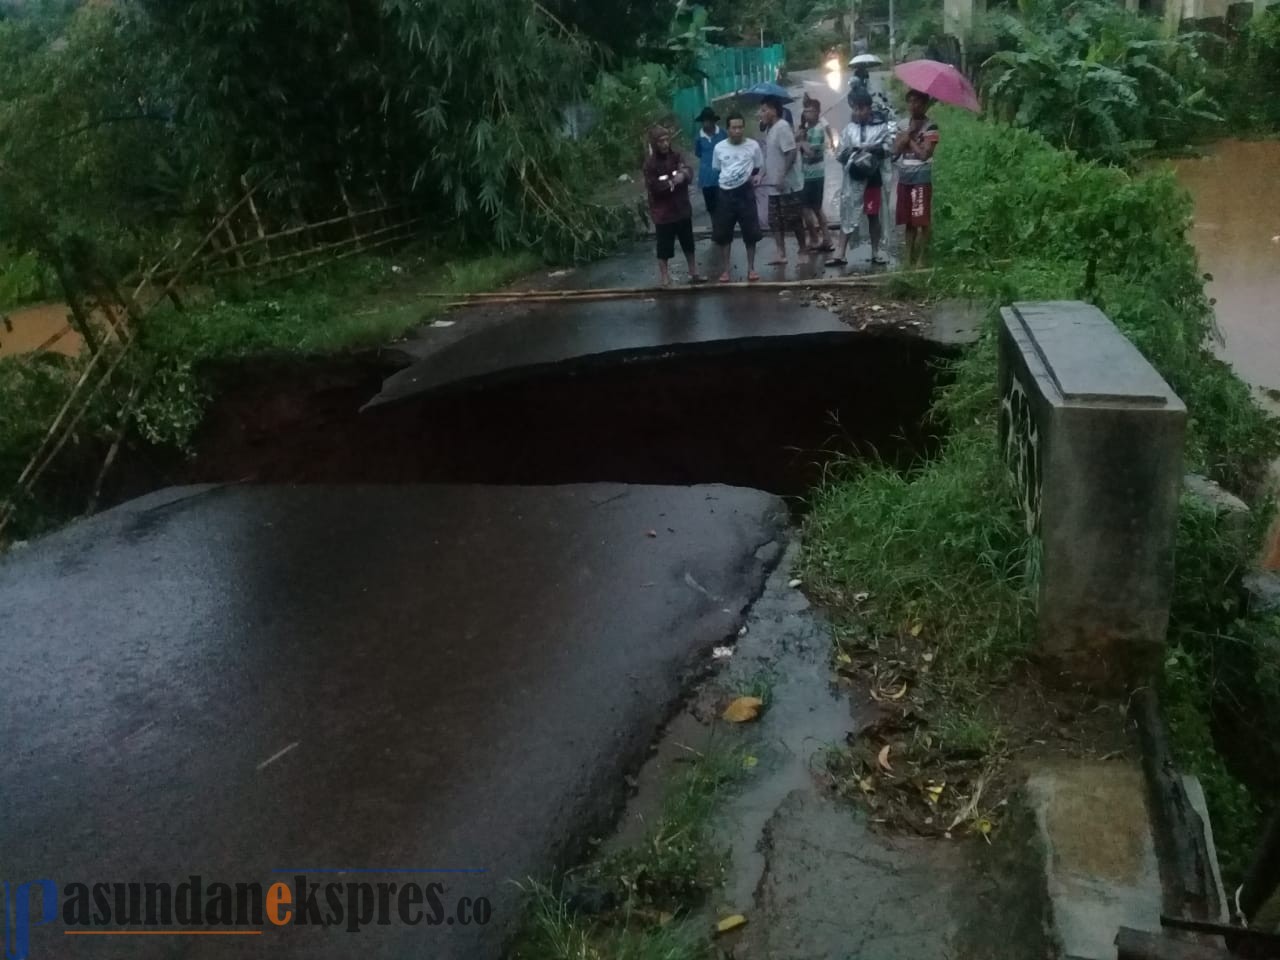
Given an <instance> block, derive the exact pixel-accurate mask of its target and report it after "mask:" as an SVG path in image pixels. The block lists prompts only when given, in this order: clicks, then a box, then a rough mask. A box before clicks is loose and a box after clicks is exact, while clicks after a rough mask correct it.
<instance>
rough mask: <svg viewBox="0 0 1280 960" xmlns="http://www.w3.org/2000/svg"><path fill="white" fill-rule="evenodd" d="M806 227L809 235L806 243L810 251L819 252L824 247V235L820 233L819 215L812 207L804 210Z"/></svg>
mask: <svg viewBox="0 0 1280 960" xmlns="http://www.w3.org/2000/svg"><path fill="white" fill-rule="evenodd" d="M804 226H805V230H806V232H807V233H808V239H807V240H806V243H807V244H808V247H809V249H810V250H817V249H818V248H819V247H821V246H822V234H821V233H819V232H818V214H817V211H815V210H814V209H813V208H812V207H805V208H804Z"/></svg>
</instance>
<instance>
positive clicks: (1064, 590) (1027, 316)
mask: <svg viewBox="0 0 1280 960" xmlns="http://www.w3.org/2000/svg"><path fill="white" fill-rule="evenodd" d="M1000 393H1001V397H1002V398H1003V411H1002V416H1001V424H1000V433H1001V442H1002V444H1003V445H1004V449H1005V455H1006V458H1007V460H1008V462H1009V463H1010V466H1011V468H1012V469H1013V472H1014V475H1015V478H1016V481H1017V484H1018V488H1019V489H1018V494H1019V496H1020V498H1021V506H1022V509H1023V512H1024V514H1025V517H1026V522H1027V528H1028V532H1030V533H1032V534H1035V535H1037V536H1038V537H1039V539H1040V543H1041V546H1042V548H1043V551H1042V562H1041V572H1040V586H1039V600H1038V617H1037V626H1038V630H1039V634H1040V653H1041V655H1042V656H1043V657H1044V659H1045V660H1046V661H1047V662H1048V663H1049V664H1050V666H1051V667H1052V668H1053V669H1055V670H1057V671H1058V672H1059V673H1060V674H1061V675H1062V676H1063V677H1064V679H1066V680H1068V681H1070V682H1084V683H1090V684H1094V685H1097V686H1099V687H1104V688H1116V689H1119V688H1123V687H1125V686H1127V685H1131V684H1134V683H1137V682H1141V681H1142V680H1143V679H1144V678H1146V677H1148V676H1149V675H1150V674H1151V673H1152V672H1153V671H1154V670H1156V669H1158V668H1159V664H1160V662H1161V656H1160V654H1161V651H1162V650H1163V649H1164V642H1165V630H1166V627H1167V626H1168V620H1169V604H1170V600H1171V597H1172V592H1173V562H1174V541H1175V533H1176V524H1177V511H1178V502H1179V497H1180V495H1181V491H1182V480H1183V473H1182V444H1183V434H1184V431H1185V428H1186V419H1187V411H1186V406H1185V405H1184V404H1183V403H1182V401H1181V400H1180V399H1178V397H1177V395H1175V394H1174V392H1173V391H1172V389H1171V388H1170V387H1169V385H1168V384H1167V383H1165V381H1164V379H1163V378H1162V377H1161V376H1160V374H1159V373H1158V372H1157V371H1156V370H1155V368H1154V367H1152V366H1151V365H1150V364H1149V363H1148V362H1147V361H1146V359H1145V358H1144V357H1143V356H1142V354H1140V353H1139V352H1138V350H1137V348H1136V347H1134V346H1133V344H1131V343H1130V342H1129V341H1128V340H1127V339H1126V338H1125V337H1124V335H1123V334H1121V333H1120V331H1119V330H1118V329H1117V328H1116V327H1115V325H1114V324H1113V323H1112V322H1111V321H1110V320H1108V319H1107V318H1106V317H1105V316H1104V315H1103V314H1102V313H1101V311H1099V310H1098V309H1097V308H1096V307H1092V306H1089V305H1088V304H1084V303H1078V302H1073V301H1065V302H1052V303H1020V304H1015V305H1014V306H1013V307H1011V308H1008V309H1006V310H1005V311H1004V322H1003V324H1002V325H1001V329H1000Z"/></svg>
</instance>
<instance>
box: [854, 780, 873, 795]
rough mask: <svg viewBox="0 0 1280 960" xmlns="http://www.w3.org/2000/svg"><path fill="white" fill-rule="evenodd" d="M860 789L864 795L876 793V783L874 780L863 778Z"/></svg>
mask: <svg viewBox="0 0 1280 960" xmlns="http://www.w3.org/2000/svg"><path fill="white" fill-rule="evenodd" d="M858 789H859V790H861V791H862V792H863V793H875V792H876V782H875V781H874V780H872V779H871V778H870V777H863V778H862V779H861V780H859V781H858Z"/></svg>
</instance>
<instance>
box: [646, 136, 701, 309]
mask: <svg viewBox="0 0 1280 960" xmlns="http://www.w3.org/2000/svg"><path fill="white" fill-rule="evenodd" d="M649 145H650V146H651V147H652V151H651V152H650V154H649V157H648V159H647V160H645V163H644V185H645V188H646V190H647V191H648V193H649V217H650V219H651V220H653V226H654V229H655V231H656V232H657V235H658V276H659V279H660V280H661V282H662V285H663V286H664V287H665V286H669V285H670V284H671V267H670V261H671V258H672V257H674V256H675V253H676V241H677V240H679V241H680V249H681V251H682V252H683V253H684V255H685V259H686V260H687V261H688V263H689V282H690V283H702V282H704V278H703V277H702V276H701V275H700V274H699V273H698V262H697V258H696V256H695V253H694V244H693V207H692V206H691V205H690V204H689V184H690V183H692V182H693V169H692V168H691V167H690V166H689V164H688V162H687V161H686V160H685V158H684V155H683V154H681V153H680V151H678V150H675V149H673V148H672V146H671V131H669V130H667V129H666V128H665V127H654V128H653V129H651V130H650V131H649Z"/></svg>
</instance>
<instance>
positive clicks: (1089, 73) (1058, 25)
mask: <svg viewBox="0 0 1280 960" xmlns="http://www.w3.org/2000/svg"><path fill="white" fill-rule="evenodd" d="M993 26H994V29H995V32H996V34H997V36H998V37H999V40H998V44H999V46H1001V47H1002V48H1003V49H1001V50H1000V52H998V53H996V54H995V55H994V56H992V57H991V58H990V59H989V60H988V61H987V62H986V64H985V66H984V69H983V77H982V86H983V88H984V92H985V94H986V98H987V101H988V104H989V105H990V107H991V108H992V109H993V110H994V111H995V112H996V113H997V114H998V115H1000V116H1002V117H1003V118H1004V119H1007V120H1010V121H1012V122H1014V123H1016V124H1018V125H1019V126H1023V127H1028V128H1030V129H1032V130H1036V131H1037V132H1039V133H1041V134H1043V135H1044V136H1045V137H1046V138H1047V139H1048V140H1049V141H1050V142H1052V143H1054V144H1056V145H1058V146H1063V147H1068V148H1071V149H1074V150H1077V151H1079V152H1081V153H1083V154H1085V155H1086V156H1090V157H1094V158H1098V159H1103V160H1109V161H1123V160H1126V159H1128V158H1129V157H1131V156H1132V155H1133V154H1134V153H1135V152H1138V151H1141V150H1144V149H1149V148H1151V147H1156V146H1178V145H1182V144H1185V143H1187V142H1188V141H1189V140H1191V139H1193V138H1197V137H1203V136H1204V135H1206V134H1207V133H1209V132H1211V131H1212V130H1213V129H1214V126H1215V125H1216V124H1218V123H1220V122H1221V119H1222V118H1221V116H1220V115H1219V108H1218V105H1217V104H1216V103H1215V102H1214V101H1213V99H1212V98H1211V97H1210V95H1209V94H1208V92H1207V84H1208V72H1209V68H1208V64H1207V63H1206V62H1205V60H1204V58H1203V57H1202V56H1201V54H1200V52H1199V48H1198V45H1199V44H1200V43H1202V42H1205V37H1204V36H1203V35H1200V34H1180V35H1177V36H1172V37H1166V36H1164V35H1163V34H1162V29H1163V28H1162V25H1161V24H1160V23H1159V22H1158V21H1155V20H1153V19H1150V18H1148V17H1145V16H1143V15H1141V14H1136V13H1131V12H1129V11H1127V10H1125V9H1124V8H1123V7H1120V6H1117V5H1115V4H1111V3H1107V2H1095V0H1084V2H1080V3H1073V4H1071V5H1070V6H1069V7H1067V8H1066V9H1065V10H1061V9H1058V8H1057V7H1056V6H1055V5H1054V4H1052V3H1045V4H1032V3H1027V4H1024V9H1023V14H1022V16H1020V17H1015V16H1010V15H1000V16H998V17H997V18H996V20H995V22H994V24H993Z"/></svg>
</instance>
